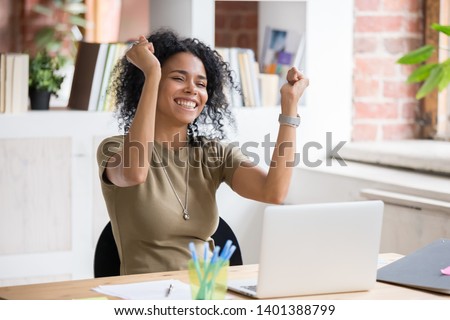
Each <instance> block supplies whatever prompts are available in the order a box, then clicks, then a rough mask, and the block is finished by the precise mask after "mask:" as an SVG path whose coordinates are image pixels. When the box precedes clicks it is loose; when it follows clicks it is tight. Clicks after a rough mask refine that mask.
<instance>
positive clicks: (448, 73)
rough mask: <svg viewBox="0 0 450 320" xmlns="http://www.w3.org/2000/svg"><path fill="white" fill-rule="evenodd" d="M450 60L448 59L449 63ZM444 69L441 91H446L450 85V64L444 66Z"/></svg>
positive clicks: (440, 83)
mask: <svg viewBox="0 0 450 320" xmlns="http://www.w3.org/2000/svg"><path fill="white" fill-rule="evenodd" d="M449 60H450V59H447V61H449ZM442 68H443V70H444V74H443V76H442V79H441V81H440V82H439V91H442V90H444V89H445V88H447V86H448V85H449V83H450V64H445V63H443V64H442Z"/></svg>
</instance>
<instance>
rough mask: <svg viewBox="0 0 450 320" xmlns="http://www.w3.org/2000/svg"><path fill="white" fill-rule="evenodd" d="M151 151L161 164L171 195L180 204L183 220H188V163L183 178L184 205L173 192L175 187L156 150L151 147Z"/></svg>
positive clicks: (175, 192)
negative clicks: (184, 188)
mask: <svg viewBox="0 0 450 320" xmlns="http://www.w3.org/2000/svg"><path fill="white" fill-rule="evenodd" d="M153 150H154V151H155V155H156V157H157V158H158V161H159V163H161V166H162V169H163V171H164V174H165V175H166V178H167V181H169V184H170V186H171V187H172V190H173V193H174V194H175V196H176V197H177V200H178V202H179V203H180V206H181V208H182V209H183V219H184V220H189V219H190V218H191V216H190V215H189V212H188V181H189V161H188V162H187V169H186V177H185V179H186V180H185V184H186V193H185V196H184V205H183V202H182V201H181V199H180V196H179V195H178V193H177V191H176V190H175V187H174V186H173V183H172V180H170V178H169V174H168V173H167V170H166V167H165V166H164V164H163V162H162V158H161V157H160V156H159V153H158V150H156V148H155V147H153Z"/></svg>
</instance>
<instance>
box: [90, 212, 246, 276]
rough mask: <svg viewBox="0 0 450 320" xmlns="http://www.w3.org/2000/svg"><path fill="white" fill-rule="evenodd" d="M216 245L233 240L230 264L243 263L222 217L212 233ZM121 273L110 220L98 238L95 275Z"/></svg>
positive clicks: (116, 274) (231, 232) (238, 248)
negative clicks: (233, 250)
mask: <svg viewBox="0 0 450 320" xmlns="http://www.w3.org/2000/svg"><path fill="white" fill-rule="evenodd" d="M212 238H213V239H214V242H215V244H216V246H220V247H221V248H223V246H224V245H225V243H226V241H227V240H231V241H233V244H234V245H235V246H236V251H235V252H234V254H233V255H232V256H231V258H230V265H231V266H237V265H242V254H241V249H240V247H239V242H238V240H237V238H236V235H235V234H234V232H233V230H232V229H231V227H230V226H229V225H228V223H226V222H225V220H223V219H222V218H219V226H218V227H217V230H216V232H215V233H214V234H213V235H212ZM118 275H120V258H119V253H118V251H117V246H116V242H115V241H114V236H113V233H112V227H111V222H108V223H107V224H106V226H105V228H104V229H103V231H102V233H101V234H100V237H99V238H98V242H97V246H96V247H95V254H94V277H95V278H100V277H112V276H118Z"/></svg>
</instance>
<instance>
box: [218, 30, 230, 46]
mask: <svg viewBox="0 0 450 320" xmlns="http://www.w3.org/2000/svg"><path fill="white" fill-rule="evenodd" d="M214 42H215V45H216V46H217V47H232V46H233V42H232V41H231V36H230V34H229V33H222V32H221V33H218V32H216V35H215V39H214Z"/></svg>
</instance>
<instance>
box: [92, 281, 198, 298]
mask: <svg viewBox="0 0 450 320" xmlns="http://www.w3.org/2000/svg"><path fill="white" fill-rule="evenodd" d="M170 285H172V286H173V289H172V290H171V292H170V294H169V296H167V290H168V289H169V286H170ZM92 290H94V291H96V292H99V293H102V294H107V295H110V296H114V297H119V298H122V299H127V300H191V288H190V286H189V285H188V284H186V283H184V282H181V281H179V280H158V281H148V282H136V283H127V284H114V285H104V286H98V287H95V288H92Z"/></svg>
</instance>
